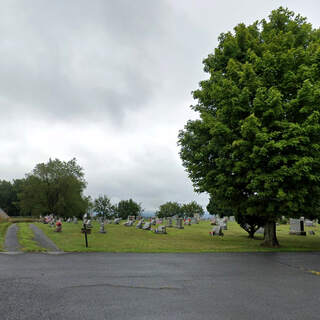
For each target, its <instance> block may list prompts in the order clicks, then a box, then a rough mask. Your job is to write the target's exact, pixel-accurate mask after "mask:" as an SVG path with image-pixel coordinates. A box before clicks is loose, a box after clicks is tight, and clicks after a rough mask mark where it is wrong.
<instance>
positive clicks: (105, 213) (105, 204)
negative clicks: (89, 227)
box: [93, 195, 114, 219]
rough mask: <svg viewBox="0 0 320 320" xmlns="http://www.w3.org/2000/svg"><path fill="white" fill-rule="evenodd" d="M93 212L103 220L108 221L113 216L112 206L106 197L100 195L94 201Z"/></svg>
mask: <svg viewBox="0 0 320 320" xmlns="http://www.w3.org/2000/svg"><path fill="white" fill-rule="evenodd" d="M93 210H94V212H96V213H97V214H98V215H99V216H102V217H104V218H105V219H110V218H111V217H112V216H113V214H114V212H113V205H112V204H111V201H110V199H109V198H108V197H107V196H106V195H103V196H102V195H100V196H99V197H98V198H96V199H95V200H94V204H93Z"/></svg>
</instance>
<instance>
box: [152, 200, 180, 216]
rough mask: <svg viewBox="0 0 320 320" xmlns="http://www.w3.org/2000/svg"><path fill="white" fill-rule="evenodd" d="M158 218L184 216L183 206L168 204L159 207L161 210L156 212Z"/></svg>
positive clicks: (175, 203)
mask: <svg viewBox="0 0 320 320" xmlns="http://www.w3.org/2000/svg"><path fill="white" fill-rule="evenodd" d="M156 216H157V217H158V218H166V217H173V216H179V217H180V216H183V212H182V210H181V204H179V203H178V202H170V201H169V202H166V203H164V204H162V205H161V206H160V207H159V210H158V211H157V212H156Z"/></svg>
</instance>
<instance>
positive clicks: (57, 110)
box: [0, 0, 320, 210]
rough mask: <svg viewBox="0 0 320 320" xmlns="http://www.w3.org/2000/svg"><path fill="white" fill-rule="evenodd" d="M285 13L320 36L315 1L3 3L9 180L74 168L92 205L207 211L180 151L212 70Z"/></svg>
mask: <svg viewBox="0 0 320 320" xmlns="http://www.w3.org/2000/svg"><path fill="white" fill-rule="evenodd" d="M280 5H283V6H288V7H289V8H290V9H292V10H294V11H296V12H300V13H301V14H302V15H305V16H307V17H309V20H310V22H312V23H313V24H314V26H315V27H318V25H319V21H320V10H317V9H319V5H318V4H315V2H314V1H311V0H306V1H304V2H303V7H301V2H300V1H297V0H287V1H281V0H274V1H253V0H252V1H249V0H245V1H238V0H232V1H231V0H227V1H223V2H221V1H211V0H203V1H196V0H184V1H171V0H170V1H169V0H163V1H150V0H137V1H129V0H126V1H124V0H121V1H103V0H99V1H95V0H93V1H84V0H70V1H62V0H56V1H49V0H44V1H43V0H42V1H40V0H33V1H18V0H7V1H2V2H1V10H0V31H1V40H0V57H1V59H0V70H1V72H0V116H1V120H2V121H1V126H0V142H1V148H0V179H13V178H19V177H22V176H23V175H24V173H26V172H29V171H31V170H32V168H33V167H34V166H35V165H36V164H37V163H39V162H43V161H47V160H48V158H49V157H51V158H55V157H57V158H60V159H62V160H68V159H71V158H72V157H76V158H77V159H78V162H79V163H80V165H82V166H83V167H84V169H85V173H86V178H87V180H88V188H87V193H88V194H91V195H92V196H94V197H95V196H97V195H98V194H101V193H103V194H107V195H108V196H109V197H111V198H112V199H114V201H117V200H119V199H127V198H130V197H132V198H134V199H136V200H137V201H140V202H142V203H143V206H144V207H145V208H146V209H147V210H150V209H151V210H153V209H155V208H157V207H158V206H159V205H160V204H161V203H163V202H165V201H179V202H187V201H191V200H197V201H199V202H200V203H201V204H202V205H206V203H207V197H206V196H205V195H202V196H199V195H197V194H195V193H194V192H193V190H192V186H191V183H190V181H189V180H188V178H187V174H186V173H185V171H184V169H183V167H182V166H181V161H180V159H179V156H178V148H177V146H176V142H177V134H178V130H179V129H182V128H183V126H184V124H185V123H186V121H187V120H188V119H190V118H195V117H196V116H197V115H196V114H194V113H193V112H192V111H191V110H190V109H189V108H188V106H189V105H190V104H192V103H193V100H192V97H191V94H190V92H191V91H192V90H195V89H196V88H197V86H198V82H199V81H200V80H202V79H204V78H206V77H207V75H206V74H204V73H203V71H202V59H203V58H205V57H206V56H207V55H208V54H209V53H210V52H213V49H214V47H215V46H216V45H217V38H218V35H219V34H220V33H221V32H226V31H229V30H232V28H233V27H234V26H235V25H236V24H238V23H239V22H245V23H252V22H253V21H255V20H257V19H261V18H263V17H266V16H267V15H268V14H269V13H270V11H271V10H272V9H275V8H277V7H279V6H280Z"/></svg>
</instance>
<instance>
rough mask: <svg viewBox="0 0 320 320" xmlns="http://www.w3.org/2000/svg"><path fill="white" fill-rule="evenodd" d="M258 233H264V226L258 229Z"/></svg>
mask: <svg viewBox="0 0 320 320" xmlns="http://www.w3.org/2000/svg"><path fill="white" fill-rule="evenodd" d="M256 233H258V234H264V228H262V227H260V228H259V229H258V230H257V231H256Z"/></svg>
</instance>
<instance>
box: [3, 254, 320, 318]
mask: <svg viewBox="0 0 320 320" xmlns="http://www.w3.org/2000/svg"><path fill="white" fill-rule="evenodd" d="M310 271H320V253H203V254H130V253H128V254H123V253H88V254H84V253H81V254H80V253H79V254H74V253H72V254H59V255H53V254H16V255H9V254H0V319H1V320H2V319H5V320H13V319H19V320H23V319H28V320H29V319H30V320H31V319H32V320H36V319H50V320H51V319H64V320H68V319H76V320H81V319H88V320H94V319H119V320H126V319H130V320H135V319H139V320H142V319H148V320H152V319H184V320H188V319H194V320H201V319H206V320H208V319H237V320H239V319H259V320H261V319H277V320H278V319H290V320H293V319H299V320H300V319H319V318H320V276H319V275H316V273H311V272H310Z"/></svg>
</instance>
